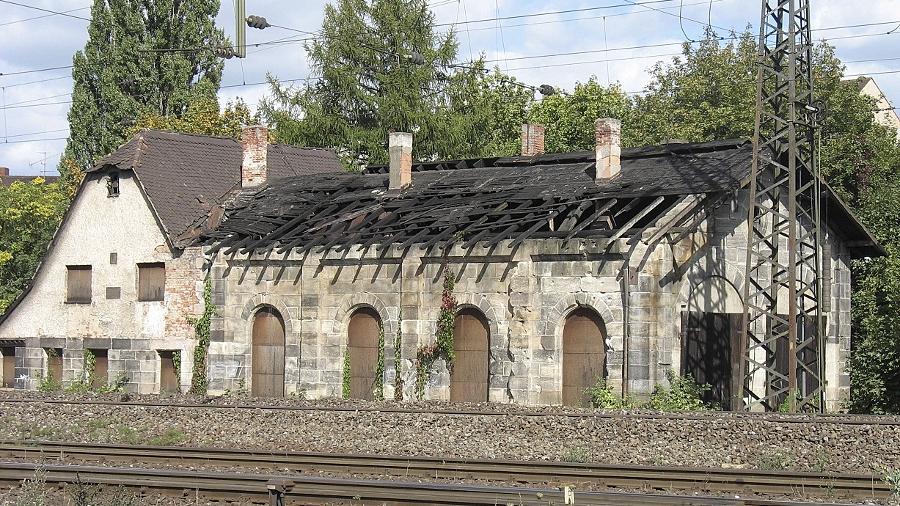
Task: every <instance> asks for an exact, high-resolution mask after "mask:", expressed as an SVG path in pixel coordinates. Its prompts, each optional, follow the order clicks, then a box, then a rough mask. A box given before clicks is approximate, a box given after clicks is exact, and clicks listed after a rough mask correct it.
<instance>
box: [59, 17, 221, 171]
mask: <svg viewBox="0 0 900 506" xmlns="http://www.w3.org/2000/svg"><path fill="white" fill-rule="evenodd" d="M218 11H219V1H218V0H156V1H153V2H147V1H145V0H121V1H112V0H94V4H93V7H92V8H91V23H90V25H89V27H88V41H87V43H86V44H85V47H84V50H82V51H78V52H77V53H75V57H74V59H73V64H74V67H73V69H72V77H73V79H74V85H73V89H72V106H71V108H70V110H69V129H70V133H69V142H68V144H67V146H66V151H65V155H64V159H69V160H72V161H73V162H74V163H75V164H76V165H77V166H78V167H80V168H81V169H82V170H87V169H88V168H90V166H91V165H92V164H93V163H94V162H95V161H97V159H98V158H100V157H101V156H103V155H105V154H107V153H109V152H111V151H113V150H114V149H115V148H116V147H118V146H119V145H120V144H121V143H122V142H124V141H125V133H126V131H127V130H128V129H129V127H130V126H131V125H132V124H133V122H134V121H135V119H136V118H137V117H138V116H139V115H141V114H145V113H148V112H153V113H156V114H159V115H161V116H175V117H178V116H180V115H182V114H184V112H185V111H186V110H187V107H188V104H189V103H190V102H191V100H193V99H194V98H196V97H198V96H205V97H215V93H216V91H217V90H218V88H219V84H220V82H221V77H222V66H223V65H222V62H221V60H220V59H219V58H218V57H217V56H216V55H215V54H214V49H215V48H218V47H222V46H224V45H226V43H227V42H226V40H225V36H224V34H223V33H222V31H221V30H219V29H217V28H216V27H215V24H214V17H215V16H216V14H217V13H218ZM172 48H177V49H178V50H172ZM66 170H67V166H66V164H61V165H60V173H61V174H62V175H63V176H64V177H65V176H66V174H67V172H66Z"/></svg>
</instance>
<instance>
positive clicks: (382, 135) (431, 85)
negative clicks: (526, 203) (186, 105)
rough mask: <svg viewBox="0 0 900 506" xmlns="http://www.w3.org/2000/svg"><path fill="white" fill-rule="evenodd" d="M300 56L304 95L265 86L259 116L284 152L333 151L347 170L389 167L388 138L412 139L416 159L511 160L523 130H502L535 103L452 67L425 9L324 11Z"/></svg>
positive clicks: (476, 71) (473, 68) (419, 0)
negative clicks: (494, 156)
mask: <svg viewBox="0 0 900 506" xmlns="http://www.w3.org/2000/svg"><path fill="white" fill-rule="evenodd" d="M306 50H307V53H308V56H309V61H310V62H311V67H312V72H313V74H314V79H313V80H311V81H309V82H308V83H307V85H306V87H305V88H303V89H300V90H296V89H293V88H289V87H284V86H282V85H281V84H279V83H278V82H277V80H275V79H270V81H271V84H272V91H273V95H274V99H273V100H270V101H267V102H264V103H263V105H262V110H263V112H264V116H265V117H266V119H268V120H269V122H270V123H271V124H273V125H274V126H275V131H276V134H277V136H278V138H279V139H280V140H281V141H282V142H286V143H289V144H299V145H306V146H322V147H330V148H334V149H335V150H336V151H338V153H339V154H340V155H341V156H342V157H343V158H344V160H345V162H346V163H347V165H348V166H350V167H359V166H361V165H365V164H367V163H384V162H386V161H387V146H386V145H385V139H386V133H387V132H388V131H392V130H393V131H408V132H412V133H413V134H414V135H415V139H416V140H415V145H414V147H413V149H414V151H415V153H414V154H415V156H416V157H417V158H419V159H433V158H457V157H462V156H480V155H482V154H486V150H488V149H500V150H504V151H507V152H508V151H510V150H511V146H512V144H513V143H514V142H518V141H514V140H513V139H517V138H518V133H517V132H518V129H519V125H515V129H511V128H509V125H508V123H510V122H512V121H520V119H521V118H524V114H525V104H527V102H529V101H530V100H531V98H532V97H533V93H532V92H530V91H528V90H527V89H525V88H522V87H521V86H516V85H515V84H512V83H513V82H514V81H513V80H512V79H509V78H505V77H501V76H500V75H499V73H497V72H496V71H495V72H494V73H492V74H489V75H488V74H486V72H485V69H484V67H483V65H482V64H480V63H478V62H476V63H474V64H471V65H466V66H461V65H455V64H453V61H454V59H455V58H456V55H457V44H456V39H455V37H454V35H453V33H452V32H448V33H437V32H436V31H435V27H434V18H433V16H432V14H431V12H430V10H429V9H428V5H427V3H426V2H425V0H339V1H338V2H337V4H336V5H330V4H329V5H326V6H325V19H324V22H323V25H322V36H321V37H320V38H318V39H316V40H314V41H312V42H310V43H309V44H308V45H307V46H306ZM420 56H421V59H422V60H423V61H422V62H421V63H422V64H418V63H417V62H416V61H415V60H417V59H418V58H419V57H420ZM491 113H494V114H495V115H494V116H491ZM513 132H516V133H513ZM510 154H511V153H510Z"/></svg>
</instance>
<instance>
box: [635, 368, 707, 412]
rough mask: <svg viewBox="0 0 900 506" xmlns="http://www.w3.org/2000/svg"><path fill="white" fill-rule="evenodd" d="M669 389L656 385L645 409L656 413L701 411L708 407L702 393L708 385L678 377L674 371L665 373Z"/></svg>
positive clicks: (689, 377) (688, 376) (688, 378)
mask: <svg viewBox="0 0 900 506" xmlns="http://www.w3.org/2000/svg"><path fill="white" fill-rule="evenodd" d="M666 379H667V380H669V387H668V388H666V387H664V386H662V385H656V387H655V388H654V389H653V393H652V394H650V399H649V400H648V401H647V404H646V406H645V407H647V408H649V409H653V410H656V411H703V410H707V409H709V406H707V405H706V403H704V402H703V394H704V392H706V391H708V390H709V389H710V386H709V385H706V384H703V385H698V384H697V382H696V381H694V378H692V377H691V376H690V375H687V376H678V375H677V374H675V371H673V370H671V369H670V370H668V371H666Z"/></svg>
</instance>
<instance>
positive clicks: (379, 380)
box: [375, 323, 384, 401]
mask: <svg viewBox="0 0 900 506" xmlns="http://www.w3.org/2000/svg"><path fill="white" fill-rule="evenodd" d="M375 400H376V401H383V400H384V323H382V324H381V325H379V327H378V360H377V361H376V363H375Z"/></svg>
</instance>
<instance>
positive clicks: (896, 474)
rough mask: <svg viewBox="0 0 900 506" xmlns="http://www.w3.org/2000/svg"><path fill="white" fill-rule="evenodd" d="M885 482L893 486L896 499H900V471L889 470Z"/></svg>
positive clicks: (892, 490) (892, 489)
mask: <svg viewBox="0 0 900 506" xmlns="http://www.w3.org/2000/svg"><path fill="white" fill-rule="evenodd" d="M884 482H885V483H887V484H888V485H890V486H891V492H892V493H893V494H894V498H895V499H900V469H889V470H887V471H885V473H884Z"/></svg>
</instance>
